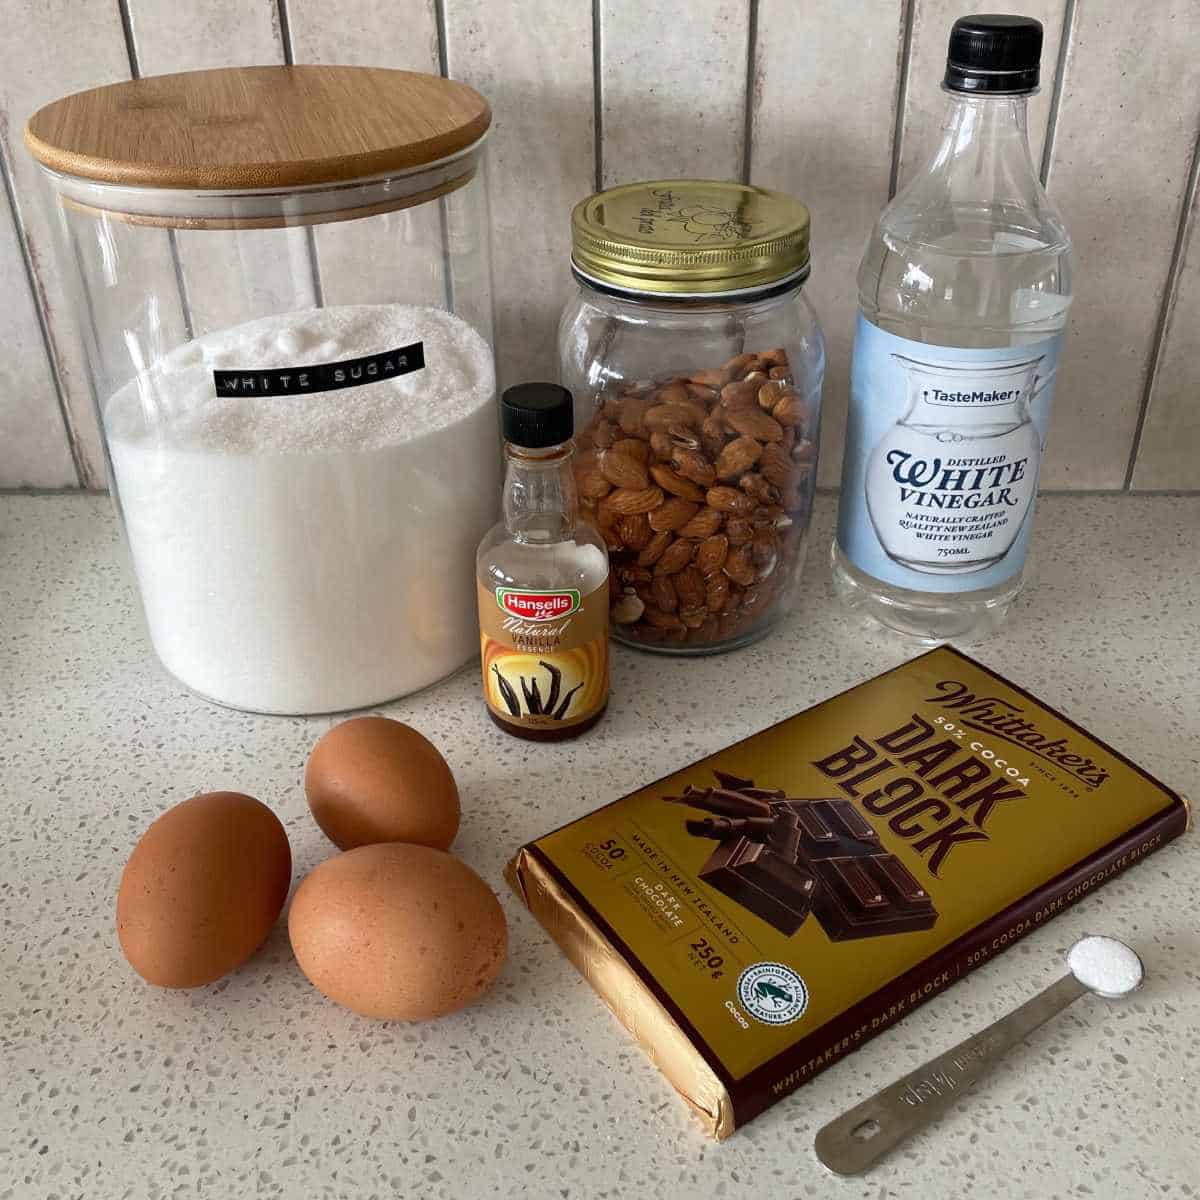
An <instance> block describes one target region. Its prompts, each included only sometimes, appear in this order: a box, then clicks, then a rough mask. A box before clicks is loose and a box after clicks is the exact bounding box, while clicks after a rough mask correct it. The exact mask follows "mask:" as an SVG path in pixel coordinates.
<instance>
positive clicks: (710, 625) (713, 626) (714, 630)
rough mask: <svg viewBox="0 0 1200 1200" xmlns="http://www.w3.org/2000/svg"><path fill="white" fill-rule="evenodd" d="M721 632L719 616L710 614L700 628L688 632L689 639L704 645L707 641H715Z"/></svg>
mask: <svg viewBox="0 0 1200 1200" xmlns="http://www.w3.org/2000/svg"><path fill="white" fill-rule="evenodd" d="M719 634H720V625H719V624H718V623H717V618H716V617H714V616H712V615H711V614H710V615H709V616H707V617H705V618H704V622H703V624H701V626H700V627H699V628H698V629H693V630H692V631H691V632H690V633H689V634H688V641H689V642H695V643H696V644H697V645H701V646H702V645H703V644H704V643H705V642H715V641H716V640H717V637H718V635H719Z"/></svg>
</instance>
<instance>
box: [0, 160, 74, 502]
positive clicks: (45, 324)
mask: <svg viewBox="0 0 1200 1200" xmlns="http://www.w3.org/2000/svg"><path fill="white" fill-rule="evenodd" d="M4 149H7V146H5V147H4ZM0 182H2V184H3V188H4V195H5V198H6V200H7V203H8V211H9V212H10V213H11V214H12V223H13V230H14V232H15V233H16V235H17V246H18V248H19V250H20V252H21V265H22V266H23V267H24V269H25V286H26V288H27V290H28V291H29V296H30V299H32V301H33V312H34V316H35V317H36V318H37V324H38V332H39V333H40V334H41V338H42V351H43V353H44V354H45V355H46V365H47V366H48V367H49V368H50V382H51V384H53V386H54V396H55V400H56V402H57V404H58V416H59V419H60V420H61V421H62V423H63V434H64V436H65V437H66V439H67V451H68V452H69V453H70V455H71V464H72V466H73V467H74V468H75V479H76V486H77V487H80V488H86V487H89V486H91V485H92V484H93V483H94V482H95V481H94V480H93V479H92V473H91V471H90V469H89V468H88V465H87V457H86V455H85V454H84V452H83V445H82V444H81V442H80V440H79V435H78V434H77V433H76V431H75V427H74V425H73V424H72V423H71V414H70V410H69V409H68V408H67V397H66V389H65V388H64V387H63V380H62V371H61V370H60V368H59V365H58V358H57V356H56V355H55V353H54V338H53V336H52V335H51V333H50V322H49V320H48V318H47V316H46V310H45V307H44V301H45V296H44V295H43V293H42V289H41V288H40V287H39V286H38V278H37V273H36V272H35V271H34V268H33V253H32V251H31V250H30V248H29V236H28V234H27V233H26V232H25V223H24V222H23V221H22V220H21V210H20V206H19V205H18V204H17V192H16V188H15V187H14V186H13V180H12V172H11V171H10V169H9V165H8V155H7V154H5V153H3V151H2V150H0Z"/></svg>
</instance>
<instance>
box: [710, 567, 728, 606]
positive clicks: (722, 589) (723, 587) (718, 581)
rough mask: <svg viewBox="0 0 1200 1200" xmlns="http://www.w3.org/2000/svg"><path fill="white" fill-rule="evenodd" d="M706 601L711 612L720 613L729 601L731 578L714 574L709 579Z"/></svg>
mask: <svg viewBox="0 0 1200 1200" xmlns="http://www.w3.org/2000/svg"><path fill="white" fill-rule="evenodd" d="M704 603H705V606H706V607H707V608H708V611H709V612H711V613H719V612H720V611H721V610H722V609H723V608H724V607H725V605H726V604H728V603H729V580H728V579H726V578H725V576H724V575H714V576H713V577H712V578H711V579H710V580H709V581H708V587H707V589H706V591H705V596H704Z"/></svg>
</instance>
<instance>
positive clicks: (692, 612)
mask: <svg viewBox="0 0 1200 1200" xmlns="http://www.w3.org/2000/svg"><path fill="white" fill-rule="evenodd" d="M679 619H680V620H681V621H682V622H683V623H684V625H685V626H686V627H687V628H688V629H699V628H700V626H701V625H703V624H704V622H705V621H706V620H707V619H708V609H707V608H705V607H704V606H703V605H700V606H699V607H698V608H681V609H680V610H679Z"/></svg>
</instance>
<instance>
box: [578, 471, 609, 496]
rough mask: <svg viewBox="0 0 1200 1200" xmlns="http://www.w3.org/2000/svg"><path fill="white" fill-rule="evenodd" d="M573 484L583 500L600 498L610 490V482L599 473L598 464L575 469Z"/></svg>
mask: <svg viewBox="0 0 1200 1200" xmlns="http://www.w3.org/2000/svg"><path fill="white" fill-rule="evenodd" d="M575 486H576V487H577V488H578V489H579V494H580V496H582V497H583V498H584V499H585V500H600V499H602V498H603V497H604V496H607V495H608V493H609V492H611V491H612V484H611V483H609V482H608V480H607V479H605V478H604V476H603V475H602V474H601V473H600V468H599V467H598V466H593V467H583V468H582V469H581V470H576V472H575Z"/></svg>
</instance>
